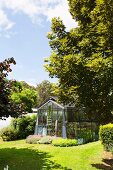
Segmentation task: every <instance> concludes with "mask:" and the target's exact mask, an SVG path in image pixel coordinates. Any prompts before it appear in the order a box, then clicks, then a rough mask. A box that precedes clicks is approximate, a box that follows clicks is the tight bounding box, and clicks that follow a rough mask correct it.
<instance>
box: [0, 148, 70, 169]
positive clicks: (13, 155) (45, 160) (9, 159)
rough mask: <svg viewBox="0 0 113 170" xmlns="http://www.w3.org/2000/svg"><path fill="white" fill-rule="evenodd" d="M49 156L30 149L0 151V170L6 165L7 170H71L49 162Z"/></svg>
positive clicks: (4, 149) (5, 149)
mask: <svg viewBox="0 0 113 170" xmlns="http://www.w3.org/2000/svg"><path fill="white" fill-rule="evenodd" d="M49 158H51V155H49V154H48V153H46V152H40V151H38V150H32V149H27V148H23V149H17V148H2V149H0V170H4V167H6V166H7V165H8V167H9V169H8V170H53V169H58V170H61V169H62V170H71V169H69V168H67V167H62V166H61V165H60V164H57V163H55V162H53V161H51V160H49Z"/></svg>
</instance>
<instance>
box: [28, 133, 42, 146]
mask: <svg viewBox="0 0 113 170" xmlns="http://www.w3.org/2000/svg"><path fill="white" fill-rule="evenodd" d="M41 138H42V136H40V135H29V136H28V137H27V138H26V143H29V144H37V143H38V142H39V140H40V139H41Z"/></svg>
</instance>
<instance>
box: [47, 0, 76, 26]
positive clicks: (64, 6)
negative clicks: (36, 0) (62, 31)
mask: <svg viewBox="0 0 113 170" xmlns="http://www.w3.org/2000/svg"><path fill="white" fill-rule="evenodd" d="M46 15H47V17H48V20H49V21H51V19H52V18H53V17H60V18H61V19H62V20H63V22H64V24H65V26H66V27H67V28H68V29H70V28H73V27H77V22H75V21H74V20H73V19H72V16H71V14H70V13H69V10H68V3H67V1H66V0H65V1H64V0H62V1H60V3H59V4H58V5H56V6H55V7H53V8H52V7H50V8H48V10H47V14H46Z"/></svg>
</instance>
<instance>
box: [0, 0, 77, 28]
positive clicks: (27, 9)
mask: <svg viewBox="0 0 113 170" xmlns="http://www.w3.org/2000/svg"><path fill="white" fill-rule="evenodd" d="M7 9H10V10H11V11H12V12H13V14H14V15H16V13H23V14H25V15H27V16H28V17H29V18H30V19H31V20H32V22H33V23H40V22H41V19H42V18H41V16H46V17H47V21H51V19H52V18H53V17H58V16H59V17H60V18H61V19H62V20H63V22H64V24H65V25H66V27H67V28H68V29H70V28H72V27H75V26H77V23H76V22H75V21H74V20H72V17H71V15H70V13H69V11H68V4H67V0H0V29H5V30H10V29H11V28H12V27H13V26H14V22H13V21H11V19H10V18H9V17H8V14H7Z"/></svg>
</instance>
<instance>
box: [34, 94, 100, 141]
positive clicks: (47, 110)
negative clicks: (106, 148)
mask: <svg viewBox="0 0 113 170" xmlns="http://www.w3.org/2000/svg"><path fill="white" fill-rule="evenodd" d="M37 112H38V113H37V120H36V127H35V134H37V135H42V136H46V135H50V136H59V137H63V138H78V139H79V140H80V142H81V141H83V140H85V141H86V142H88V141H94V140H97V138H98V126H97V123H96V122H94V121H93V120H91V119H90V120H89V119H88V117H87V114H85V112H83V109H82V110H78V109H77V108H76V106H75V105H72V104H68V105H65V106H64V105H62V104H59V103H57V102H56V100H55V99H54V98H52V97H51V98H49V99H48V100H47V101H46V102H44V103H43V104H42V105H40V106H39V107H38V109H37Z"/></svg>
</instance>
